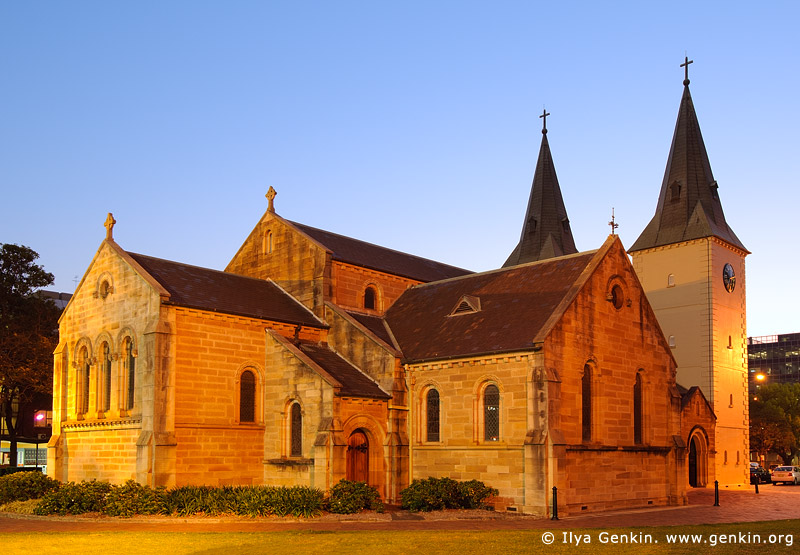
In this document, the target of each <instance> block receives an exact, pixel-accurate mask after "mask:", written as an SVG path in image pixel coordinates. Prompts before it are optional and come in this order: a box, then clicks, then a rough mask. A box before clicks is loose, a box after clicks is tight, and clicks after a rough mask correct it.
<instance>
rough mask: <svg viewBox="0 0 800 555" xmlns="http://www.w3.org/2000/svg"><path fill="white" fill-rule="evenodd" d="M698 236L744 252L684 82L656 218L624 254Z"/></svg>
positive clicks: (687, 82)
mask: <svg viewBox="0 0 800 555" xmlns="http://www.w3.org/2000/svg"><path fill="white" fill-rule="evenodd" d="M703 237H718V238H720V239H722V240H723V241H726V242H728V243H730V244H731V245H733V246H736V247H738V248H740V249H742V250H744V251H747V249H746V248H745V247H744V245H743V244H742V242H741V241H740V240H739V238H738V237H736V234H735V233H734V232H733V230H732V229H731V228H730V227H729V226H728V222H727V221H725V214H724V213H723V212H722V203H721V202H720V199H719V191H718V184H717V182H716V180H715V179H714V175H713V174H712V173H711V163H710V162H709V160H708V153H707V152H706V147H705V143H704V142H703V135H702V134H701V133H700V124H699V123H698V121H697V114H696V113H695V109H694V103H693V102H692V95H691V93H690V92H689V81H688V79H687V80H686V81H685V82H684V88H683V97H682V98H681V105H680V108H679V109H678V120H677V122H676V123H675V133H674V135H673V137H672V146H671V147H670V150H669V158H668V159H667V167H666V170H665V171H664V180H663V181H662V183H661V192H660V194H659V196H658V205H657V207H656V213H655V215H654V216H653V219H652V220H651V221H650V223H649V224H648V225H647V227H646V228H645V229H644V231H642V234H641V235H640V236H639V238H638V239H637V240H636V242H634V244H633V245H632V246H631V248H630V250H629V251H628V252H635V251H640V250H644V249H649V248H652V247H658V246H663V245H670V244H673V243H679V242H683V241H689V240H692V239H700V238H703Z"/></svg>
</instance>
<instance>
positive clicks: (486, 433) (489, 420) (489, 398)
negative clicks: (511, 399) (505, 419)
mask: <svg viewBox="0 0 800 555" xmlns="http://www.w3.org/2000/svg"><path fill="white" fill-rule="evenodd" d="M483 439H484V440H485V441H499V440H500V390H499V389H497V386H496V385H494V384H490V385H487V386H486V389H484V390H483Z"/></svg>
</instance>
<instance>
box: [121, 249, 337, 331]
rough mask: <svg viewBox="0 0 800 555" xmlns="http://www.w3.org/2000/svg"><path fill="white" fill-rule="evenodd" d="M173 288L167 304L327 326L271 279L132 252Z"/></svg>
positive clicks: (162, 281) (141, 262)
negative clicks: (261, 278) (246, 275)
mask: <svg viewBox="0 0 800 555" xmlns="http://www.w3.org/2000/svg"><path fill="white" fill-rule="evenodd" d="M128 255H129V256H130V257H131V258H133V260H135V261H136V262H137V263H138V264H139V265H141V266H142V268H144V269H145V270H146V271H147V273H148V274H150V275H151V276H152V277H153V278H154V279H155V280H156V281H157V282H158V283H160V284H161V286H162V287H164V289H166V290H167V291H168V292H169V295H170V296H169V300H167V301H166V304H172V305H177V306H184V307H188V308H196V309H200V310H210V311H213V312H221V313H225V314H235V315H237V316H247V317H251V318H260V319H263V320H272V321H277V322H285V323H290V324H300V325H304V326H312V327H317V328H321V327H327V326H326V325H325V324H323V323H322V322H321V321H320V320H318V319H317V318H316V317H315V316H314V314H313V313H312V312H311V311H309V310H308V309H307V308H306V307H305V306H303V305H302V304H300V303H299V302H297V301H296V300H295V299H294V298H293V297H291V296H290V295H289V294H287V293H286V292H285V291H284V290H283V289H281V288H280V287H278V286H277V285H276V284H275V283H273V282H272V281H269V280H266V281H265V280H260V279H254V278H249V277H244V276H240V275H236V274H231V273H228V272H220V271H218V270H211V269H208V268H200V267H198V266H190V265H188V264H181V263H180V262H173V261H171V260H163V259H161V258H153V257H152V256H145V255H143V254H136V253H132V252H129V253H128Z"/></svg>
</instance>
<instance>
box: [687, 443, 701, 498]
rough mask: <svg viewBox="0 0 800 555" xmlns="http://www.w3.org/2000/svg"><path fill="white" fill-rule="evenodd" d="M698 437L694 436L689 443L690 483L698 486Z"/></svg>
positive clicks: (692, 485) (694, 486)
mask: <svg viewBox="0 0 800 555" xmlns="http://www.w3.org/2000/svg"><path fill="white" fill-rule="evenodd" d="M698 482H699V480H698V479H697V438H695V437H693V438H692V441H691V442H690V443H689V485H690V486H691V487H693V488H696V487H697V484H698Z"/></svg>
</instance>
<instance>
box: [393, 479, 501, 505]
mask: <svg viewBox="0 0 800 555" xmlns="http://www.w3.org/2000/svg"><path fill="white" fill-rule="evenodd" d="M497 493H498V492H497V490H496V489H494V488H490V487H488V486H486V485H485V484H484V483H483V482H480V481H478V480H470V481H468V482H457V481H456V480H453V479H452V478H427V479H425V480H414V481H413V482H411V485H409V486H408V487H407V488H406V489H404V490H403V491H401V492H400V500H401V506H402V508H404V509H408V510H409V511H414V512H416V511H437V510H442V509H477V508H485V507H486V504H485V502H486V499H488V498H489V497H491V496H492V495H497Z"/></svg>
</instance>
